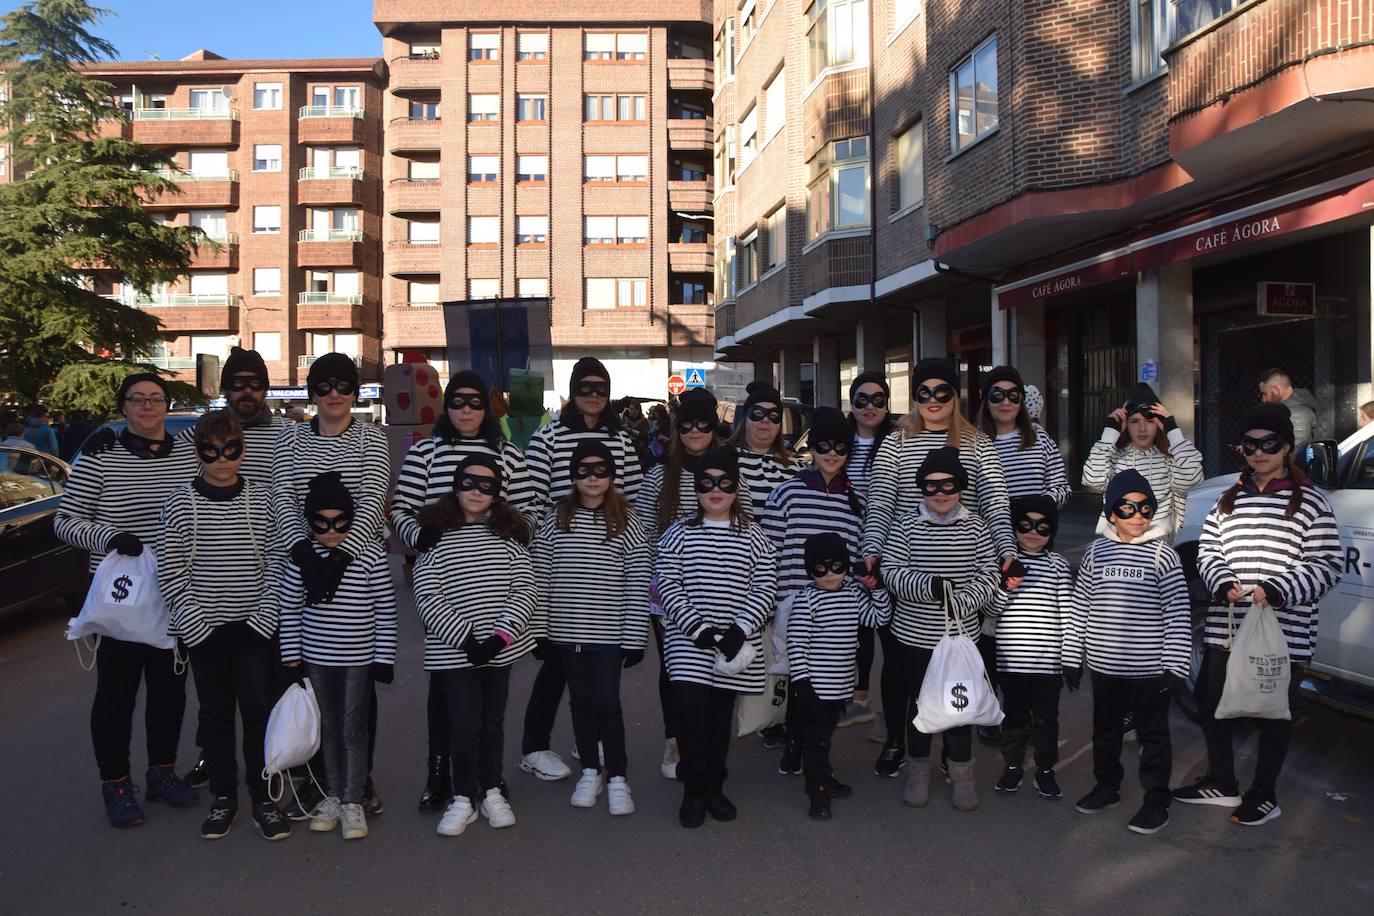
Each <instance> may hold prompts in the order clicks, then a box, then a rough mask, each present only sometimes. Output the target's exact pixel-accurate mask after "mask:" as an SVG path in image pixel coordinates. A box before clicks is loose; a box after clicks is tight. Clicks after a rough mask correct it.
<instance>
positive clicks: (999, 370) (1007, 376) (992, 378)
mask: <svg viewBox="0 0 1374 916" xmlns="http://www.w3.org/2000/svg"><path fill="white" fill-rule="evenodd" d="M998 382H1011V383H1012V384H1014V385H1015V386H1016V387H1017V388H1020V389H1021V391H1022V393H1024V392H1025V390H1026V383H1025V382H1024V381H1022V379H1021V373H1020V372H1017V371H1016V368H1015V367H1014V366H993V367H992V369H991V370H989V371H988V373H987V374H986V375H984V376H983V400H985V401H986V400H987V398H988V392H989V391H991V390H992V386H993V385H996V384H997V383H998Z"/></svg>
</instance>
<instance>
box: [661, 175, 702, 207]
mask: <svg viewBox="0 0 1374 916" xmlns="http://www.w3.org/2000/svg"><path fill="white" fill-rule="evenodd" d="M668 206H669V207H670V208H671V209H673V210H678V211H686V212H688V213H710V212H711V206H712V204H711V181H710V179H707V178H703V179H702V180H700V181H674V180H672V179H669V181H668Z"/></svg>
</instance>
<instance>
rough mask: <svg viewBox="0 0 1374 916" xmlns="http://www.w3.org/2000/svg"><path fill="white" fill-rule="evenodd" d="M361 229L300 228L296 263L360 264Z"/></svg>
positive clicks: (333, 265)
mask: <svg viewBox="0 0 1374 916" xmlns="http://www.w3.org/2000/svg"><path fill="white" fill-rule="evenodd" d="M364 239H365V236H364V235H363V232H362V230H361V229H302V230H301V231H300V232H299V233H298V234H297V235H296V243H297V244H296V266H298V267H362V266H364V265H363V245H364Z"/></svg>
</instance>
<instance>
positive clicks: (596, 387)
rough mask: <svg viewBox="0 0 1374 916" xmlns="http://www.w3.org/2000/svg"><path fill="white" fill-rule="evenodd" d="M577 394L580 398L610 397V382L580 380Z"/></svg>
mask: <svg viewBox="0 0 1374 916" xmlns="http://www.w3.org/2000/svg"><path fill="white" fill-rule="evenodd" d="M576 394H577V396H578V397H579V398H609V397H610V396H611V383H610V382H578V383H577V388H576Z"/></svg>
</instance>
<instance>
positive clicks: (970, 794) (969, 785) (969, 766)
mask: <svg viewBox="0 0 1374 916" xmlns="http://www.w3.org/2000/svg"><path fill="white" fill-rule="evenodd" d="M949 782H950V798H951V799H952V800H953V801H954V807H955V809H956V810H958V811H972V810H974V809H975V808H977V807H978V786H977V784H976V783H975V782H974V781H973V761H972V760H970V761H969V762H968V763H954V762H953V761H950V764H949Z"/></svg>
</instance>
